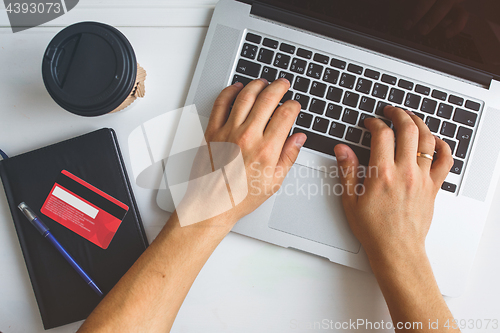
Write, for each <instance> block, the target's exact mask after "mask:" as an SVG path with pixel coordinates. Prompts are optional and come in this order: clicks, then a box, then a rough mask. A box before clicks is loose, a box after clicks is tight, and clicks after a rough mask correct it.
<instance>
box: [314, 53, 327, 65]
mask: <svg viewBox="0 0 500 333" xmlns="http://www.w3.org/2000/svg"><path fill="white" fill-rule="evenodd" d="M314 61H316V62H319V63H321V64H325V65H328V63H329V62H330V57H327V56H326V55H323V54H319V53H316V54H315V55H314Z"/></svg>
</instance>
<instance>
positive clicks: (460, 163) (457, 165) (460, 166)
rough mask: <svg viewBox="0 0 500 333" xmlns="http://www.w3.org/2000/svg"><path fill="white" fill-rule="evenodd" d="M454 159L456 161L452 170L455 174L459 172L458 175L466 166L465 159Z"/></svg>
mask: <svg viewBox="0 0 500 333" xmlns="http://www.w3.org/2000/svg"><path fill="white" fill-rule="evenodd" d="M453 161H454V163H453V167H452V168H451V170H450V171H451V172H452V173H454V174H457V175H459V174H461V173H462V169H463V168H464V161H460V160H457V159H454V160H453Z"/></svg>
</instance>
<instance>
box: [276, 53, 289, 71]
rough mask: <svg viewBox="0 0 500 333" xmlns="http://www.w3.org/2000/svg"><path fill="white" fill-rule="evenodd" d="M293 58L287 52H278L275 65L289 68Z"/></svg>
mask: <svg viewBox="0 0 500 333" xmlns="http://www.w3.org/2000/svg"><path fill="white" fill-rule="evenodd" d="M291 59H292V58H291V57H290V56H288V55H286V54H283V53H278V54H277V55H276V58H274V66H275V67H278V68H281V69H288V65H289V64H290V60H291Z"/></svg>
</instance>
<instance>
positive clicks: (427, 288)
mask: <svg viewBox="0 0 500 333" xmlns="http://www.w3.org/2000/svg"><path fill="white" fill-rule="evenodd" d="M384 111H385V115H386V117H387V118H389V119H390V120H392V122H393V124H394V129H395V132H396V133H397V135H396V140H395V134H394V131H393V130H392V129H390V128H389V127H388V126H387V125H386V124H385V123H384V122H383V121H381V120H380V119H367V120H365V125H366V127H367V129H368V130H369V131H370V132H371V133H372V141H371V157H370V163H369V167H368V172H367V178H366V179H365V181H364V184H363V186H364V187H365V191H364V193H363V194H362V195H360V196H357V195H356V194H355V193H356V192H355V191H354V186H356V185H357V184H358V182H359V179H358V178H357V177H356V175H357V172H356V170H357V167H358V159H357V158H356V156H355V155H354V152H353V151H352V150H351V149H350V148H349V147H347V146H345V145H339V146H337V147H336V148H335V152H336V155H337V160H338V163H339V166H340V167H341V169H342V171H343V172H342V174H343V175H344V174H346V175H347V176H346V177H342V184H343V186H345V187H346V188H347V190H346V191H344V196H343V198H342V199H343V204H344V208H345V212H346V214H347V219H348V221H349V224H350V226H351V229H352V230H353V232H354V234H355V235H356V237H357V238H358V239H359V241H360V242H361V244H362V245H363V247H364V249H365V250H366V253H367V254H368V258H369V260H370V264H371V267H372V269H373V272H374V273H375V276H376V277H377V280H378V282H379V285H380V288H381V289H382V292H383V294H384V297H385V299H386V302H387V304H388V306H389V310H390V312H391V316H392V319H393V322H394V326H395V327H396V331H398V332H399V331H400V330H399V329H398V326H397V325H398V323H403V324H404V323H405V322H421V323H423V329H422V330H415V332H416V331H418V332H448V331H455V330H447V329H446V328H445V327H443V326H441V327H439V330H431V329H430V328H428V327H427V323H428V321H429V320H432V321H433V322H434V321H436V320H438V321H439V322H440V323H441V324H444V323H445V322H446V321H447V320H453V317H452V315H451V313H450V311H449V309H448V307H447V306H446V303H445V302H444V300H443V298H442V296H441V293H440V291H439V288H438V286H437V284H436V281H435V279H434V275H433V273H432V269H431V266H430V263H429V260H428V259H427V255H426V252H425V238H426V236H427V233H428V231H429V227H430V224H431V220H432V215H433V212H434V200H435V198H436V195H437V193H438V191H439V189H440V187H441V185H442V183H443V181H444V180H445V178H446V176H447V174H448V173H449V171H450V169H451V167H452V165H453V158H452V155H451V150H450V147H449V146H448V144H446V143H445V142H444V141H442V140H440V139H438V138H436V137H435V136H434V135H433V134H432V133H431V132H430V130H429V128H428V127H427V126H426V125H425V123H424V122H423V121H422V120H421V119H420V118H419V117H417V116H415V115H414V114H412V113H411V112H405V111H403V110H401V109H398V108H394V107H390V106H388V107H386V108H385V110H384ZM434 151H436V152H437V153H436V154H435V155H434ZM418 152H420V153H424V154H428V155H430V156H433V155H434V161H431V160H430V159H429V158H426V157H424V156H420V157H417V153H418ZM359 192H360V191H357V193H359ZM402 327H404V326H402ZM401 331H402V330H401ZM408 331H412V330H406V331H405V332H408Z"/></svg>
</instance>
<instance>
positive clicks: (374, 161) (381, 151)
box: [365, 118, 394, 166]
mask: <svg viewBox="0 0 500 333" xmlns="http://www.w3.org/2000/svg"><path fill="white" fill-rule="evenodd" d="M365 126H366V128H367V129H368V130H369V131H370V132H371V135H372V139H371V144H370V146H371V154H370V165H371V166H382V165H393V164H394V131H393V130H392V129H391V128H390V127H389V126H387V124H386V123H384V122H383V121H382V120H380V119H377V118H369V119H365Z"/></svg>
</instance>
